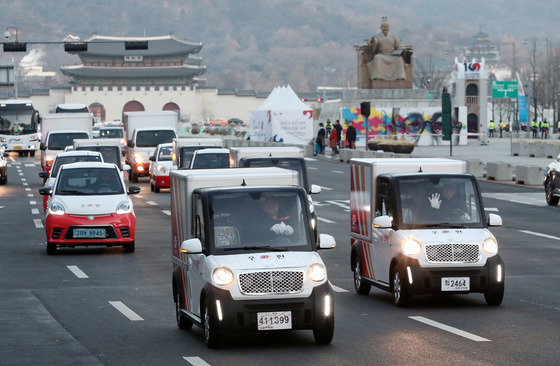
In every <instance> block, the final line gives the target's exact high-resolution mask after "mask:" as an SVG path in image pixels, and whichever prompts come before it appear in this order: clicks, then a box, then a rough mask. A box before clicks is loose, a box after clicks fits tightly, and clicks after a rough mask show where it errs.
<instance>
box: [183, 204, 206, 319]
mask: <svg viewBox="0 0 560 366" xmlns="http://www.w3.org/2000/svg"><path fill="white" fill-rule="evenodd" d="M203 203H204V202H203V200H202V197H201V196H200V195H198V194H193V211H192V213H193V215H192V220H193V221H192V223H191V227H192V234H191V237H192V238H198V239H200V242H201V243H202V253H196V254H190V253H189V258H188V262H187V263H188V264H187V279H188V286H189V291H188V296H189V297H190V301H189V304H190V309H188V310H189V311H191V312H192V313H194V314H196V315H199V316H200V301H199V299H200V293H201V291H202V288H203V287H204V284H205V281H204V279H203V277H202V271H203V267H204V264H205V261H206V254H205V253H207V251H206V249H207V248H206V245H207V244H206V239H207V238H206V222H205V220H204V217H205V216H204V205H203ZM187 306H188V305H187Z"/></svg>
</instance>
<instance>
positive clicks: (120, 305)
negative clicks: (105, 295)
mask: <svg viewBox="0 0 560 366" xmlns="http://www.w3.org/2000/svg"><path fill="white" fill-rule="evenodd" d="M109 304H111V305H112V306H113V307H114V308H115V309H117V310H118V311H120V312H121V314H123V315H124V316H126V317H127V318H128V319H130V320H132V321H139V320H144V319H142V317H141V316H140V315H138V314H136V313H135V312H134V311H132V310H130V308H129V307H128V306H126V305H125V304H123V303H122V301H109Z"/></svg>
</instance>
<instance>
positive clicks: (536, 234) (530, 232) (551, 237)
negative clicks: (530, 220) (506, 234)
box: [519, 230, 560, 240]
mask: <svg viewBox="0 0 560 366" xmlns="http://www.w3.org/2000/svg"><path fill="white" fill-rule="evenodd" d="M519 232H521V233H525V234H529V235H535V236H540V237H543V238H547V239H553V240H560V238H559V237H557V236H552V235H547V234H542V233H536V232H534V231H529V230H519Z"/></svg>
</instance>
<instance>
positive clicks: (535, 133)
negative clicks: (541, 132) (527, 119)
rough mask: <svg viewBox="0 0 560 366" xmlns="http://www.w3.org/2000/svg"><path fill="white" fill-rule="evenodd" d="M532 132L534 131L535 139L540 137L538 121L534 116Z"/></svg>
mask: <svg viewBox="0 0 560 366" xmlns="http://www.w3.org/2000/svg"><path fill="white" fill-rule="evenodd" d="M531 132H533V138H534V139H536V138H538V132H537V121H535V119H534V118H533V122H531Z"/></svg>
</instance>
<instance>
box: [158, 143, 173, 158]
mask: <svg viewBox="0 0 560 366" xmlns="http://www.w3.org/2000/svg"><path fill="white" fill-rule="evenodd" d="M172 158H173V147H171V146H169V147H167V146H165V147H161V148H160V149H159V152H158V156H157V160H158V161H171V160H172Z"/></svg>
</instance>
